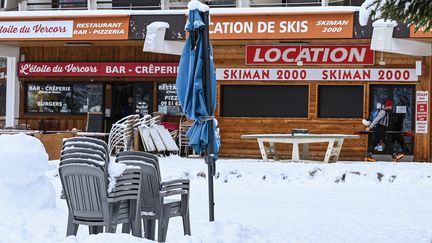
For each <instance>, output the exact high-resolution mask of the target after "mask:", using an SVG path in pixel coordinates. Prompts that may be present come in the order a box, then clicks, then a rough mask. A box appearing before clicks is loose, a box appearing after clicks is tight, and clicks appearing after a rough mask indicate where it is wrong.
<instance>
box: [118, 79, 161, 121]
mask: <svg viewBox="0 0 432 243" xmlns="http://www.w3.org/2000/svg"><path fill="white" fill-rule="evenodd" d="M112 89H113V96H112V97H113V98H112V99H113V103H112V104H113V107H112V114H113V120H114V122H115V121H118V120H120V119H121V118H123V117H125V116H128V115H131V114H139V115H140V116H141V117H142V116H144V115H146V114H151V113H152V112H153V83H150V82H149V83H136V84H131V83H128V84H113V88H112Z"/></svg>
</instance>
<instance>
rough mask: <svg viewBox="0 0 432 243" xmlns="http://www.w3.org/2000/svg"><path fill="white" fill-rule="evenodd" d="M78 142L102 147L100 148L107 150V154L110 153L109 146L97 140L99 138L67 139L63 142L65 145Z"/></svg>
mask: <svg viewBox="0 0 432 243" xmlns="http://www.w3.org/2000/svg"><path fill="white" fill-rule="evenodd" d="M76 141H78V142H90V143H95V144H97V145H100V146H102V147H104V148H105V150H106V152H107V153H108V144H107V143H106V142H105V141H103V140H100V139H97V138H89V137H72V138H67V139H65V140H64V141H63V145H64V144H65V143H68V142H76Z"/></svg>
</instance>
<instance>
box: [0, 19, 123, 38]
mask: <svg viewBox="0 0 432 243" xmlns="http://www.w3.org/2000/svg"><path fill="white" fill-rule="evenodd" d="M128 32H129V17H113V18H96V17H94V18H91V17H90V18H76V19H53V20H34V21H0V40H1V39H8V40H14V39H20V40H23V39H32V40H34V39H46V40H51V39H53V40H127V39H128V34H129V33H128Z"/></svg>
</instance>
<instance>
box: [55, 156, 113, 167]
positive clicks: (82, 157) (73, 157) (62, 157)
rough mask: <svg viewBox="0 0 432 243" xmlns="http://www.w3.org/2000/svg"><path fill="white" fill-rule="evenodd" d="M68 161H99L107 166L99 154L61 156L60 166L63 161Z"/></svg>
mask: <svg viewBox="0 0 432 243" xmlns="http://www.w3.org/2000/svg"><path fill="white" fill-rule="evenodd" d="M67 159H89V160H95V161H99V162H101V163H103V164H105V159H103V158H102V157H101V156H100V155H97V154H89V153H66V154H63V155H61V156H60V165H61V164H62V161H64V160H67Z"/></svg>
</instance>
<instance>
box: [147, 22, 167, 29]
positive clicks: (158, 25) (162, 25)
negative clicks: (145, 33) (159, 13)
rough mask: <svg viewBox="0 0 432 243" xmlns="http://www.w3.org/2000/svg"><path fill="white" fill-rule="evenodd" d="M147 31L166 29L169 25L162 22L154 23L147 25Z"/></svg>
mask: <svg viewBox="0 0 432 243" xmlns="http://www.w3.org/2000/svg"><path fill="white" fill-rule="evenodd" d="M147 28H148V29H151V28H154V29H164V28H165V29H168V28H169V23H167V22H163V21H155V22H152V23H151V24H149V25H147Z"/></svg>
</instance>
